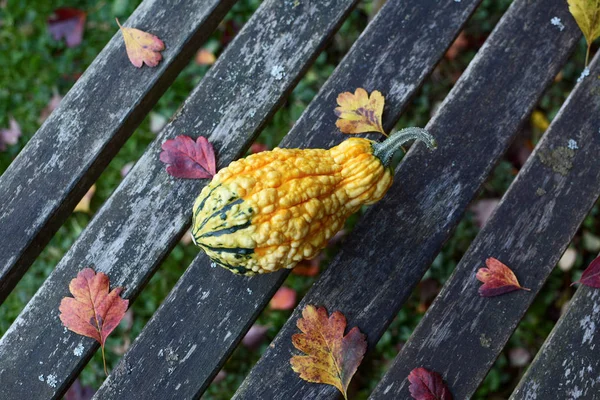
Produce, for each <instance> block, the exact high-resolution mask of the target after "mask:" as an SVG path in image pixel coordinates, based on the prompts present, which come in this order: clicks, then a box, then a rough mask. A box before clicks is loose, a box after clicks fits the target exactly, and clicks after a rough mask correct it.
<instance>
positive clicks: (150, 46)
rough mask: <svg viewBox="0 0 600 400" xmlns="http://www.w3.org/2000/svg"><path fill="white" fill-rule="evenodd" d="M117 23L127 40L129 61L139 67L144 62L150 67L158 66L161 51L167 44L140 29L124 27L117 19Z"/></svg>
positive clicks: (126, 46)
mask: <svg viewBox="0 0 600 400" xmlns="http://www.w3.org/2000/svg"><path fill="white" fill-rule="evenodd" d="M117 24H118V25H119V28H120V29H121V33H122V34H123V39H124V40H125V48H126V49H127V56H128V57H129V61H131V63H132V64H133V65H135V66H136V67H138V68H141V67H142V65H144V63H146V65H147V66H149V67H156V66H157V65H158V63H159V62H160V60H162V55H161V54H160V52H161V51H163V50H164V49H165V44H164V43H163V41H162V40H160V39H159V38H158V37H156V36H154V35H152V34H150V33H147V32H144V31H140V30H139V29H135V28H124V27H122V26H121V24H120V23H119V20H118V19H117Z"/></svg>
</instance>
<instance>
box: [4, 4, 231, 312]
mask: <svg viewBox="0 0 600 400" xmlns="http://www.w3.org/2000/svg"><path fill="white" fill-rule="evenodd" d="M234 2H235V0H176V1H172V2H170V3H169V4H168V5H167V4H165V2H164V1H158V0H146V1H144V2H143V3H142V4H140V6H139V7H138V8H137V10H136V11H135V12H134V13H133V14H132V15H131V17H130V18H129V19H128V20H127V22H126V23H125V24H124V25H125V26H132V27H137V28H140V29H143V30H146V31H149V32H152V33H153V34H155V35H157V36H159V37H160V38H161V39H162V40H163V41H164V42H165V44H166V50H165V51H164V52H163V53H162V54H163V57H164V59H163V61H162V62H161V63H160V64H159V65H158V66H157V67H156V68H148V67H143V68H142V69H138V68H135V67H133V66H132V65H131V63H130V62H129V60H128V58H127V54H126V52H125V45H124V43H123V38H122V35H121V33H120V32H118V31H117V33H116V34H115V36H113V38H112V39H111V40H110V42H109V43H108V44H107V45H106V47H105V48H104V50H102V52H101V53H100V54H99V55H98V57H96V59H95V60H94V62H93V63H92V64H91V65H90V66H89V68H88V69H87V70H86V72H85V73H84V74H83V76H82V77H81V78H79V80H78V81H77V83H76V84H75V86H73V88H72V89H71V90H70V91H69V93H67V95H66V96H65V97H64V99H63V100H62V101H61V103H60V106H59V107H58V109H57V110H56V111H55V112H53V113H52V115H51V116H50V118H48V120H47V121H46V122H45V123H44V125H42V127H41V128H40V129H39V130H38V132H37V133H36V134H35V135H34V137H33V138H31V140H30V141H29V143H27V146H25V148H24V149H23V150H22V151H21V153H20V154H19V156H18V157H17V158H16V159H15V160H14V161H13V162H12V164H11V165H10V166H9V168H8V169H7V170H6V171H5V172H4V174H3V175H2V176H1V177H0V249H2V251H1V252H0V303H2V302H3V301H4V299H5V298H6V296H7V295H8V294H9V293H10V291H11V290H12V289H13V287H14V286H15V285H16V283H17V282H18V281H19V279H21V276H23V274H24V273H25V271H26V270H27V268H29V266H30V265H31V263H32V262H33V260H34V259H35V258H36V257H37V255H38V254H39V253H40V252H41V250H42V249H43V248H44V247H45V246H46V244H47V243H48V241H49V240H50V238H51V237H52V235H54V233H55V232H56V230H57V229H58V228H59V227H60V226H61V224H62V223H63V222H64V220H65V218H66V217H68V216H69V214H70V213H71V212H72V211H73V208H74V207H75V205H76V204H77V202H78V201H79V200H80V199H81V197H82V196H83V195H84V194H85V192H86V191H87V189H88V188H89V187H90V186H91V185H92V183H94V182H95V181H96V179H97V178H98V176H100V173H101V172H102V171H103V170H104V168H105V167H106V166H107V165H108V163H109V162H110V160H111V159H112V157H113V156H114V155H115V154H116V153H117V151H118V150H119V148H120V147H121V146H122V145H123V143H125V141H126V140H127V138H128V137H129V136H130V135H131V133H132V132H133V131H134V130H135V128H136V127H137V126H138V125H139V124H140V122H141V121H142V120H143V118H144V117H145V116H146V114H147V112H148V111H149V110H150V109H151V108H152V107H153V106H154V104H155V103H156V101H157V100H158V99H159V98H160V96H161V95H162V94H163V93H164V91H165V90H166V89H167V88H168V87H169V86H170V85H171V83H172V82H173V80H174V79H175V77H176V76H177V75H178V74H179V72H180V71H181V70H182V69H183V67H184V66H185V65H186V64H187V63H188V61H189V60H190V58H191V57H192V56H193V54H194V52H195V51H196V50H197V49H198V48H199V47H200V45H201V44H202V43H203V42H204V40H205V39H206V38H207V37H208V36H209V35H210V34H211V32H212V31H213V30H214V28H216V26H217V24H218V23H219V21H220V20H221V19H222V17H223V16H224V15H225V13H226V12H227V11H228V10H229V9H230V8H231V6H232V5H233V3H234ZM175 27H176V29H174V28H175ZM115 29H117V28H116V27H115ZM107 82H110V84H107Z"/></svg>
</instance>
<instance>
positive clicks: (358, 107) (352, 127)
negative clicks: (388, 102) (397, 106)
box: [335, 88, 387, 136]
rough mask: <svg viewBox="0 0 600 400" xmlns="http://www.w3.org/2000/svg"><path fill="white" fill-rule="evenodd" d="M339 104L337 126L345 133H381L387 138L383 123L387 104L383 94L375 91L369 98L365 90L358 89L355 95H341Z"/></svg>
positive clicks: (338, 100) (336, 113)
mask: <svg viewBox="0 0 600 400" xmlns="http://www.w3.org/2000/svg"><path fill="white" fill-rule="evenodd" d="M337 103H338V105H339V107H337V108H336V109H335V115H337V116H338V120H337V121H336V123H335V125H336V126H337V127H338V128H339V129H340V131H342V132H343V133H366V132H380V133H382V134H384V135H385V136H387V135H386V133H385V131H384V130H383V127H382V123H381V116H382V115H383V106H384V103H385V99H384V97H383V95H382V94H381V92H379V91H377V90H374V91H373V92H372V93H371V96H369V94H368V93H367V91H366V90H365V89H363V88H358V89H356V90H355V91H354V94H352V93H350V92H344V93H340V94H339V95H338V97H337Z"/></svg>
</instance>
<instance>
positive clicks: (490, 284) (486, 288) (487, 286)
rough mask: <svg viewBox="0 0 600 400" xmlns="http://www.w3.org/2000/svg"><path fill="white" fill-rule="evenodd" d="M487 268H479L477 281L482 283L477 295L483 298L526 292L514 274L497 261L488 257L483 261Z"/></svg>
mask: <svg viewBox="0 0 600 400" xmlns="http://www.w3.org/2000/svg"><path fill="white" fill-rule="evenodd" d="M485 264H486V265H487V268H479V271H477V279H479V280H480V281H481V282H483V285H482V286H481V287H480V288H479V295H480V296H483V297H492V296H499V295H501V294H504V293H509V292H513V291H515V290H526V291H530V290H531V289H527V288H524V287H522V286H521V285H520V284H519V281H518V280H517V277H516V276H515V274H514V273H513V272H512V271H511V269H510V268H508V267H507V266H506V265H504V264H503V263H501V262H500V261H499V260H497V259H495V258H493V257H490V258H488V259H487V260H485Z"/></svg>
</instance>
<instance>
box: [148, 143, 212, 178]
mask: <svg viewBox="0 0 600 400" xmlns="http://www.w3.org/2000/svg"><path fill="white" fill-rule="evenodd" d="M162 149H163V151H162V152H161V153H160V156H159V157H160V161H162V162H163V163H165V164H168V165H169V166H168V167H167V173H168V174H169V175H172V176H174V177H176V178H187V179H204V178H212V177H213V175H214V174H216V173H217V167H216V162H215V150H214V148H213V146H212V144H210V142H209V141H208V140H207V139H206V138H205V137H202V136H199V137H198V139H196V141H195V142H194V139H192V138H191V137H189V136H185V135H180V136H177V137H176V138H175V139H169V140H167V141H165V142H164V143H163V144H162Z"/></svg>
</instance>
